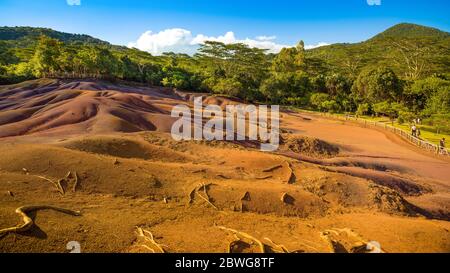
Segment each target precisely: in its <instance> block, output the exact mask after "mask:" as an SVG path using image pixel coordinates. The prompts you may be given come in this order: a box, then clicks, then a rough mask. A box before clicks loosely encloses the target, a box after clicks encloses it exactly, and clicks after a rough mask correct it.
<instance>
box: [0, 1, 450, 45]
mask: <svg viewBox="0 0 450 273" xmlns="http://www.w3.org/2000/svg"><path fill="white" fill-rule="evenodd" d="M68 1H72V2H77V1H81V3H80V5H69V4H68ZM448 14H450V1H449V0H381V5H379V6H370V5H368V3H367V0H334V1H332V0H308V1H306V0H295V1H294V0H291V1H288V0H273V1H267V0H258V1H253V0H247V1H243V0H240V1H239V0H228V1H214V0H122V1H119V0H0V25H7V26H40V27H50V28H53V29H56V30H60V31H65V32H71V33H83V34H89V35H92V36H94V37H98V38H100V39H103V40H107V41H109V42H111V43H113V44H121V45H131V46H136V47H139V48H141V49H144V50H148V51H154V52H155V53H156V52H157V51H160V50H163V49H166V48H165V47H167V48H170V49H175V50H178V49H179V50H181V51H183V50H187V51H188V50H191V48H190V46H191V45H192V44H194V43H196V42H199V41H203V40H205V39H207V38H209V39H216V40H219V41H238V42H243V41H244V42H246V43H249V44H252V45H255V46H267V47H270V46H272V47H273V49H274V50H277V49H278V48H279V46H284V45H294V44H296V43H297V41H298V40H300V39H303V40H304V41H305V43H306V44H307V45H311V46H313V45H317V44H319V43H335V42H358V41H362V40H365V39H367V38H370V37H371V36H373V35H375V34H377V33H379V32H381V31H383V30H384V29H386V28H388V27H390V26H392V25H394V24H396V23H400V22H411V23H418V24H423V25H427V26H433V27H437V28H440V29H442V30H445V31H450V22H449V17H450V16H448ZM165 30H166V32H164V31H165ZM150 31H151V32H150ZM160 32H162V33H160ZM227 32H232V35H231V34H230V33H228V34H227V35H226V33H227ZM258 36H265V37H260V38H261V39H257V38H256V37H258ZM270 36H275V37H276V38H274V37H270ZM164 39H166V41H164V42H162V43H161V42H160V41H162V40H164ZM177 39H178V41H177ZM177 43H178V44H177ZM180 43H181V46H180ZM277 46H278V47H277Z"/></svg>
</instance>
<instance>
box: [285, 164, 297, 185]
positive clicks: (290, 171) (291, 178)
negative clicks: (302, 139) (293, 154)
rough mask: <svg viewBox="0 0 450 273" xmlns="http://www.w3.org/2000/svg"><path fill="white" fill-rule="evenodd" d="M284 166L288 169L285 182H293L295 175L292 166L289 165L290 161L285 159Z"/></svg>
mask: <svg viewBox="0 0 450 273" xmlns="http://www.w3.org/2000/svg"><path fill="white" fill-rule="evenodd" d="M286 166H287V169H288V171H289V176H288V179H287V181H286V182H287V183H288V184H292V183H295V179H296V177H295V173H294V170H293V169H292V167H291V163H290V162H287V161H286Z"/></svg>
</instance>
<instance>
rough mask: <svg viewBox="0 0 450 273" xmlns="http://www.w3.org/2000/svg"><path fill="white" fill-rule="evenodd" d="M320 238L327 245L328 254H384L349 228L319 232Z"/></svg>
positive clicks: (379, 248)
mask: <svg viewBox="0 0 450 273" xmlns="http://www.w3.org/2000/svg"><path fill="white" fill-rule="evenodd" d="M320 237H321V238H322V239H323V240H325V241H326V242H327V243H328V245H329V249H330V252H332V253H367V252H378V253H384V252H385V251H384V250H382V249H381V247H378V246H376V245H374V244H373V243H371V242H368V241H367V240H365V239H364V238H362V236H361V235H359V234H358V233H356V232H354V231H353V230H351V229H349V228H342V229H339V228H332V229H327V230H325V231H322V232H320Z"/></svg>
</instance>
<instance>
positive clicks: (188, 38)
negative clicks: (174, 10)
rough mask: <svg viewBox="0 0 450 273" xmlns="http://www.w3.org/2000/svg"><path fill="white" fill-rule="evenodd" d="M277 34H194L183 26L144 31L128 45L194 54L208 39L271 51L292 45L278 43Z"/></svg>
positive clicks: (156, 51) (153, 51)
mask: <svg viewBox="0 0 450 273" xmlns="http://www.w3.org/2000/svg"><path fill="white" fill-rule="evenodd" d="M275 39H276V37H275V36H258V37H256V39H250V38H245V39H238V38H236V36H235V34H234V32H232V31H229V32H227V33H225V34H224V35H220V36H217V37H214V36H207V35H204V34H198V35H196V36H193V35H192V33H191V31H189V30H186V29H182V28H172V29H166V30H163V31H160V32H158V33H153V32H152V31H147V32H145V33H143V34H142V35H141V36H140V37H139V39H138V40H137V41H136V42H131V43H129V44H128V47H135V48H138V49H140V50H144V51H147V52H150V53H151V54H153V55H161V54H162V53H164V52H170V51H172V52H176V53H186V54H190V55H193V54H194V53H195V52H196V51H197V49H198V48H199V45H200V44H203V43H204V42H206V41H216V42H222V43H224V44H234V43H243V44H246V45H248V46H250V47H256V48H261V49H267V52H269V53H278V52H280V50H281V49H282V48H283V47H291V46H292V45H283V44H278V43H276V42H275V41H274V40H275Z"/></svg>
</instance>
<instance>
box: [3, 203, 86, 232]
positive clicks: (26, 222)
mask: <svg viewBox="0 0 450 273" xmlns="http://www.w3.org/2000/svg"><path fill="white" fill-rule="evenodd" d="M38 210H54V211H58V212H61V213H65V214H68V215H73V216H80V215H81V212H80V211H74V210H69V209H63V208H59V207H52V206H24V207H20V208H17V209H16V213H17V214H19V215H20V216H21V217H22V221H23V224H21V225H18V226H15V227H10V228H4V229H1V230H0V236H4V235H6V234H8V233H21V232H26V231H28V230H30V229H31V227H32V226H33V225H34V221H33V219H31V218H30V217H29V216H28V214H27V213H30V212H32V211H38Z"/></svg>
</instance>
